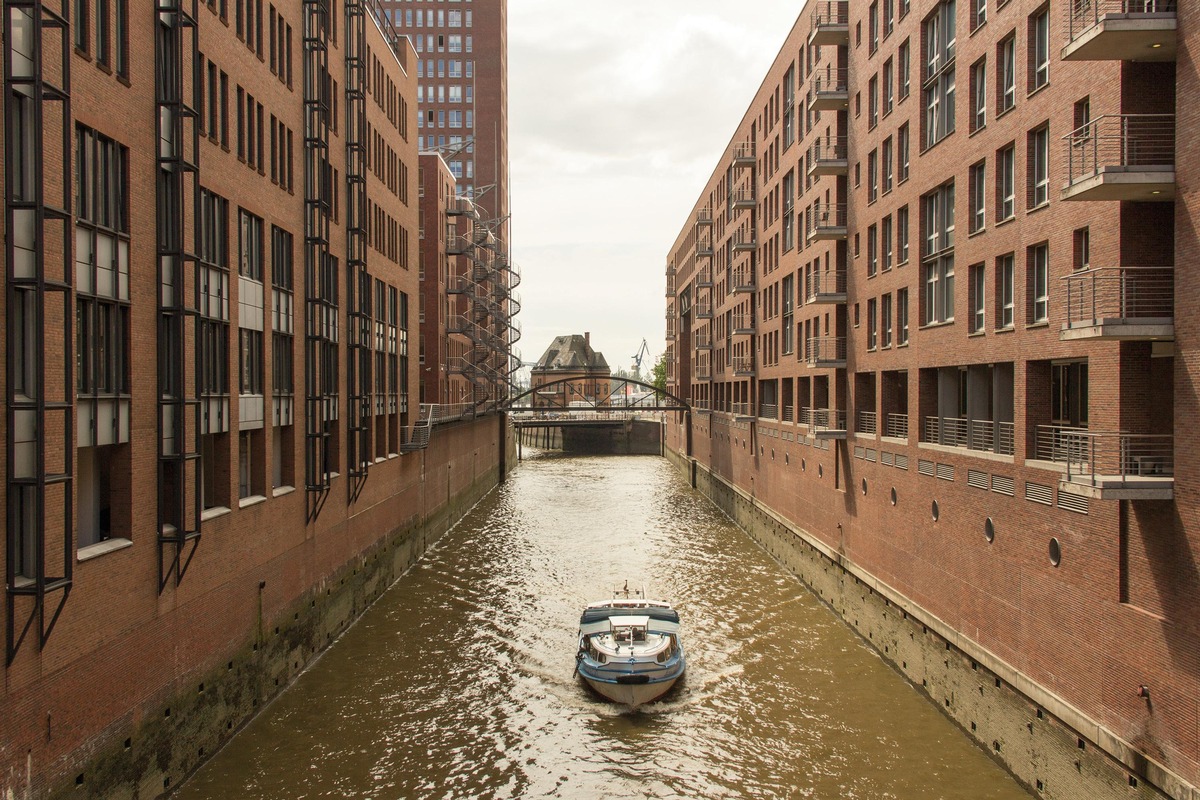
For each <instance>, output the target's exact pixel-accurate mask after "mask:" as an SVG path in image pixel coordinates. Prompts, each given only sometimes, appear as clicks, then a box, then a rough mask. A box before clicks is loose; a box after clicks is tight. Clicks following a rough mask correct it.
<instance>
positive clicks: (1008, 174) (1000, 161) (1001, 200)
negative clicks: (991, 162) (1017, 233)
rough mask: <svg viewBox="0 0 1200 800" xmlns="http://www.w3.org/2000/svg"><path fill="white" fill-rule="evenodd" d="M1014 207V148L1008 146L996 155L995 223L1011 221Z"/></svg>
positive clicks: (1014, 211) (1014, 210)
mask: <svg viewBox="0 0 1200 800" xmlns="http://www.w3.org/2000/svg"><path fill="white" fill-rule="evenodd" d="M1016 206H1017V203H1016V148H1014V147H1013V146H1012V145H1009V146H1008V147H1006V148H1004V149H1003V150H1000V151H999V152H997V153H996V221H997V222H1003V221H1004V220H1007V219H1012V218H1013V217H1014V216H1015V215H1016V213H1017V208H1016Z"/></svg>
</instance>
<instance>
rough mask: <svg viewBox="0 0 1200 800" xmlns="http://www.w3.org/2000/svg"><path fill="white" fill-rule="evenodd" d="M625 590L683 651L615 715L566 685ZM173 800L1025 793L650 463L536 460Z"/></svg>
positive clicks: (906, 799) (922, 797)
mask: <svg viewBox="0 0 1200 800" xmlns="http://www.w3.org/2000/svg"><path fill="white" fill-rule="evenodd" d="M626 579H629V580H630V582H631V583H633V584H637V583H642V582H644V583H645V584H646V585H647V587H648V589H649V591H650V594H652V595H656V596H662V597H663V598H664V599H667V600H670V601H672V602H673V603H674V604H675V606H676V607H677V608H678V609H679V610H680V613H681V615H682V617H683V624H684V630H683V639H684V644H685V647H686V648H687V651H688V673H687V676H686V678H685V680H684V682H683V683H681V684H680V685H679V686H677V687H676V688H675V689H674V690H672V692H671V693H670V694H668V695H667V696H666V697H665V698H664V699H663V700H662V701H661V702H659V703H656V704H653V705H651V706H647V707H644V708H643V709H641V710H639V711H638V712H637V713H628V712H624V711H623V710H622V709H621V707H619V706H614V705H610V704H608V703H606V702H604V701H602V700H600V699H599V698H597V697H596V696H595V695H593V694H591V693H590V692H589V690H588V689H587V688H586V687H585V686H584V685H583V684H582V683H581V682H579V681H578V680H577V679H576V678H575V676H574V665H575V636H576V624H577V622H578V619H579V613H580V611H581V609H582V607H583V605H584V604H585V603H586V602H588V601H590V600H597V599H603V598H605V597H609V596H611V592H612V589H613V588H614V587H615V586H617V585H618V584H620V583H621V582H623V581H625V580H626ZM177 796H178V797H180V798H186V799H187V800H195V799H198V798H226V797H238V798H314V797H331V798H343V797H346V798H349V797H355V798H359V797H361V798H424V797H438V798H475V797H489V798H491V797H496V798H505V797H564V798H565V797H570V798H574V797H588V798H590V797H612V798H625V797H654V798H667V797H679V798H695V797H706V798H735V797H763V798H767V797H770V798H784V797H786V798H821V799H824V798H870V799H871V800H877V799H878V798H896V799H897V800H910V799H911V800H918V799H919V800H929V799H930V798H962V799H963V800H991V799H995V800H1004V799H1006V798H1013V799H1014V800H1015V799H1016V798H1027V797H1028V795H1027V794H1026V793H1025V792H1023V791H1022V790H1021V788H1020V787H1019V786H1018V785H1017V784H1016V783H1015V782H1014V781H1013V780H1012V779H1011V778H1009V777H1008V776H1007V775H1006V773H1004V772H1003V771H1002V770H1001V769H1000V768H999V767H998V766H996V765H995V764H994V763H993V762H992V761H991V760H990V759H989V758H988V757H987V755H985V754H984V753H983V752H982V751H980V750H978V749H977V748H976V747H975V746H974V745H972V744H971V743H970V742H969V741H968V740H967V739H966V737H965V736H964V735H963V734H962V733H961V732H960V731H959V730H958V729H957V728H956V727H955V726H954V725H953V723H951V722H950V721H949V720H947V719H946V718H945V717H944V716H942V715H941V713H940V712H939V711H938V710H937V709H936V708H935V707H934V706H932V705H930V704H929V703H928V702H927V701H925V700H924V699H922V698H921V697H920V696H919V695H918V694H917V693H916V691H914V690H913V688H912V687H911V686H910V685H909V684H908V683H906V682H905V681H904V680H903V679H902V678H901V677H899V676H898V675H897V673H896V672H894V671H893V670H892V669H891V668H889V667H888V666H887V665H885V664H884V663H883V662H881V661H880V659H879V658H878V657H876V655H875V654H874V653H873V652H872V651H871V650H870V649H869V648H867V647H866V646H865V645H864V644H863V643H862V642H861V641H860V640H859V639H858V638H857V637H856V636H855V635H854V634H852V633H851V632H850V631H849V629H847V628H846V627H845V626H844V625H843V624H842V623H841V622H840V621H838V620H837V619H836V617H834V616H833V614H832V612H830V611H829V610H828V609H826V608H824V607H823V606H821V605H820V604H819V603H818V602H817V601H816V600H815V599H814V598H813V597H812V596H811V595H810V594H809V593H808V592H807V591H806V590H805V589H804V588H803V587H802V586H801V585H800V584H799V583H798V582H797V581H796V580H795V579H794V578H792V577H791V576H790V575H789V574H788V573H786V572H785V571H784V570H783V569H782V568H780V567H779V566H778V565H777V564H776V563H775V562H774V561H772V560H771V559H770V557H769V556H768V555H767V554H766V553H765V552H764V551H762V550H761V549H759V548H758V547H757V546H756V545H755V544H754V543H753V542H752V541H751V540H750V539H749V538H748V537H747V536H745V535H744V534H743V533H741V532H740V531H739V530H738V529H737V528H735V527H734V526H733V525H731V524H730V523H729V521H728V520H727V519H726V518H725V517H724V516H722V515H721V514H720V513H719V512H718V511H716V510H715V509H714V508H713V507H712V506H711V505H709V504H708V502H707V501H706V500H704V499H703V498H702V497H700V496H699V495H698V494H696V493H695V492H693V491H692V490H691V489H690V487H688V486H687V484H686V483H685V482H683V481H682V480H680V478H679V476H678V475H677V474H676V473H675V472H674V471H673V469H672V468H671V466H670V465H669V464H668V462H667V461H666V460H665V459H662V458H657V457H649V456H646V457H627V456H622V457H602V458H563V457H555V456H553V455H550V454H541V455H539V454H536V453H535V454H534V457H532V458H526V460H525V461H524V462H522V464H521V465H520V467H519V469H518V470H517V471H516V472H515V473H514V474H513V476H512V477H511V478H510V480H509V482H508V483H507V484H505V485H504V486H503V487H501V488H500V489H499V490H497V491H496V492H494V493H492V494H491V495H490V496H488V497H487V498H486V499H485V500H484V501H483V502H482V503H480V504H479V506H478V507H476V508H475V509H474V510H473V511H472V512H471V513H470V514H469V515H468V517H467V518H466V519H465V520H463V522H462V523H461V524H460V525H459V526H458V527H457V528H455V529H454V530H453V531H451V532H450V533H449V534H447V536H446V537H445V538H444V539H443V541H442V542H441V543H440V544H439V545H438V547H437V548H436V549H435V550H434V551H433V552H431V553H430V554H429V555H428V556H427V557H426V558H425V559H424V560H423V561H422V562H421V563H420V564H419V565H417V566H416V567H415V568H414V569H413V570H412V571H411V572H410V573H409V574H408V575H406V576H405V577H404V578H403V579H402V580H400V581H399V582H398V583H397V584H396V585H395V586H394V587H393V588H392V589H391V590H390V591H388V592H387V593H386V594H385V595H384V596H383V597H381V598H380V599H379V601H378V602H377V603H376V604H375V605H374V606H373V607H372V608H371V609H370V610H369V611H368V612H367V613H366V614H365V615H364V616H363V618H362V620H361V621H360V622H359V623H358V624H357V625H356V626H355V627H353V628H352V629H351V630H350V631H349V632H348V633H347V634H346V635H345V636H344V637H343V638H342V639H341V641H339V642H338V643H337V644H336V645H335V646H334V647H333V648H332V649H331V650H330V651H329V652H328V653H327V654H326V655H325V656H324V657H323V658H322V659H321V660H320V661H318V662H317V663H316V664H315V665H314V666H313V667H312V668H311V669H310V670H309V671H308V672H306V673H305V674H304V675H303V676H302V677H301V678H300V679H299V680H298V681H297V683H296V685H295V686H294V687H293V688H291V689H289V690H288V692H286V693H285V694H284V695H283V696H282V697H281V698H279V699H278V700H277V701H276V702H275V703H273V704H272V705H271V706H270V707H269V708H268V709H266V710H265V711H264V712H263V714H262V715H261V716H260V717H259V718H258V719H257V720H255V721H254V722H253V723H252V724H251V725H250V726H249V727H248V728H247V729H246V730H245V731H244V732H242V733H241V734H239V735H238V736H237V737H236V738H235V739H234V740H233V741H232V742H231V743H230V744H229V746H227V747H226V748H225V749H224V750H223V751H222V752H221V753H220V754H218V755H217V756H216V757H215V758H213V759H212V761H211V762H210V763H209V764H207V765H206V766H205V767H204V768H203V769H202V770H200V771H199V772H198V773H197V774H196V775H195V776H193V778H192V779H191V780H190V781H189V782H188V783H187V784H186V785H185V786H183V787H182V789H181V790H180V791H179V793H178V795H177Z"/></svg>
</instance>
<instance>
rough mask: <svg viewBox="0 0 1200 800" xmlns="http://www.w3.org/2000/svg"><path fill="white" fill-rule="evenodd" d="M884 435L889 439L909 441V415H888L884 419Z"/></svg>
mask: <svg viewBox="0 0 1200 800" xmlns="http://www.w3.org/2000/svg"><path fill="white" fill-rule="evenodd" d="M883 435H884V437H885V438H888V439H908V414H888V415H886V416H885V417H884V418H883Z"/></svg>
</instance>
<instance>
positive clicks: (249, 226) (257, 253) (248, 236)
mask: <svg viewBox="0 0 1200 800" xmlns="http://www.w3.org/2000/svg"><path fill="white" fill-rule="evenodd" d="M238 231H239V235H238V274H239V275H242V276H244V277H246V278H249V279H250V280H254V281H259V282H260V283H261V282H262V279H263V221H262V218H261V217H256V216H255V215H253V214H251V213H249V212H247V211H245V210H244V209H243V210H239V211H238Z"/></svg>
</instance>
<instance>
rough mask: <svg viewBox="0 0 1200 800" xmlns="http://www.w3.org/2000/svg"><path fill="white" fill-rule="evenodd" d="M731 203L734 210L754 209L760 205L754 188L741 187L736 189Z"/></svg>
mask: <svg viewBox="0 0 1200 800" xmlns="http://www.w3.org/2000/svg"><path fill="white" fill-rule="evenodd" d="M729 202H730V205H732V206H733V207H734V208H754V207H755V206H756V205H758V200H757V198H756V197H755V194H754V187H753V186H739V187H738V188H736V189H734V190H733V194H732V195H730V198H729Z"/></svg>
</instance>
